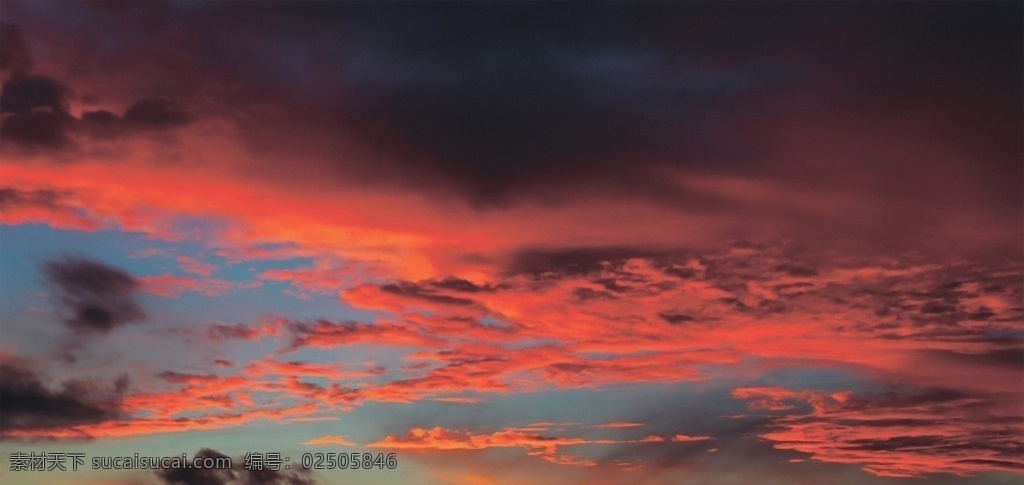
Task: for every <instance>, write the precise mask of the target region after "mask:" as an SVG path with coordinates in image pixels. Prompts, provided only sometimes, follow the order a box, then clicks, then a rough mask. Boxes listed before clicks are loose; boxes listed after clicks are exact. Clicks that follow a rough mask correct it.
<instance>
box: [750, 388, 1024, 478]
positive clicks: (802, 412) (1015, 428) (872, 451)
mask: <svg viewBox="0 0 1024 485" xmlns="http://www.w3.org/2000/svg"><path fill="white" fill-rule="evenodd" d="M733 396H734V397H736V398H739V399H744V400H750V401H751V402H750V409H751V410H755V411H769V412H773V413H775V417H774V418H773V419H772V424H771V425H770V426H769V427H768V430H767V431H765V432H763V433H762V434H761V437H763V438H764V439H766V440H768V441H770V442H772V443H773V445H774V446H775V448H777V449H785V450H794V451H798V452H802V453H806V454H808V455H809V456H810V458H811V459H813V460H817V461H822V462H831V463H850V464H858V465H860V466H862V467H863V469H864V470H866V471H868V472H869V473H872V474H875V475H878V476H883V477H919V476H926V475H929V474H936V473H951V474H955V475H959V476H973V475H977V474H981V473H986V472H993V471H1005V472H1015V473H1020V472H1021V470H1024V460H1021V459H1020V451H1021V444H1020V440H1019V437H1020V435H1021V433H1024V420H1022V419H1021V417H1020V416H1019V408H1018V407H1015V406H1016V405H1008V404H1009V403H1006V402H1001V400H1002V398H1000V397H997V396H986V395H970V394H965V393H963V392H961V391H958V390H955V389H943V388H932V389H914V388H907V387H903V388H892V389H888V390H884V391H881V392H850V391H845V392H832V393H825V392H818V391H812V390H802V391H793V390H789V389H785V388H739V389H736V390H734V391H733ZM1018 404H1019V403H1018Z"/></svg>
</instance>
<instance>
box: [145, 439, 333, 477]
mask: <svg viewBox="0 0 1024 485" xmlns="http://www.w3.org/2000/svg"><path fill="white" fill-rule="evenodd" d="M195 458H228V456H227V455H225V454H223V453H220V452H219V451H216V450H212V449H209V448H203V449H201V450H199V451H198V452H196V454H195ZM231 464H232V468H230V469H212V468H169V469H165V470H158V471H157V472H156V476H157V478H159V479H160V480H161V482H163V483H165V484H167V485H313V484H315V483H316V480H315V479H314V478H313V475H312V472H311V471H310V470H308V469H304V468H299V467H296V466H293V467H292V469H290V470H285V469H284V468H283V466H282V469H281V470H280V471H274V470H270V469H269V468H265V469H263V470H256V469H253V470H247V469H245V467H244V464H245V461H244V459H243V458H235V459H232V460H231Z"/></svg>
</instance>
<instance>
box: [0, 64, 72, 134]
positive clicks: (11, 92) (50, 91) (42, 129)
mask: <svg viewBox="0 0 1024 485" xmlns="http://www.w3.org/2000/svg"><path fill="white" fill-rule="evenodd" d="M70 93H71V90H70V88H68V87H67V86H65V85H64V84H62V83H60V82H58V81H57V80H55V79H52V78H50V77H47V76H39V75H27V74H24V73H21V72H18V73H15V74H14V75H13V76H12V77H11V78H10V79H8V80H6V81H4V83H3V88H2V91H0V116H2V118H0V131H2V133H3V135H4V137H3V138H4V140H5V145H6V142H11V141H13V142H16V143H22V144H25V145H28V146H39V147H45V148H62V147H65V146H67V145H68V144H69V143H70V139H69V137H68V135H67V133H66V132H67V130H68V129H70V128H71V126H72V125H73V124H74V123H75V121H76V120H75V118H74V117H73V116H71V114H70V113H68V99H67V98H68V96H69V95H70Z"/></svg>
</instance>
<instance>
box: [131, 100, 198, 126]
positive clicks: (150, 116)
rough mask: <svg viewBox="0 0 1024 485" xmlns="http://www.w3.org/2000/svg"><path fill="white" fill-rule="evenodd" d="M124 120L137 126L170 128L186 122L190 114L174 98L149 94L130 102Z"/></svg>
mask: <svg viewBox="0 0 1024 485" xmlns="http://www.w3.org/2000/svg"><path fill="white" fill-rule="evenodd" d="M124 120H125V121H126V122H128V123H130V124H133V125H135V126H139V127H145V128H172V127H176V126H182V125H185V124H187V123H188V122H189V120H190V116H189V115H188V113H186V112H185V110H184V109H182V108H181V107H179V106H178V104H177V103H175V102H174V100H171V99H169V98H163V97H156V96H151V97H148V98H143V99H140V100H138V101H136V102H134V103H132V105H131V106H129V107H128V109H127V110H126V111H125V112H124Z"/></svg>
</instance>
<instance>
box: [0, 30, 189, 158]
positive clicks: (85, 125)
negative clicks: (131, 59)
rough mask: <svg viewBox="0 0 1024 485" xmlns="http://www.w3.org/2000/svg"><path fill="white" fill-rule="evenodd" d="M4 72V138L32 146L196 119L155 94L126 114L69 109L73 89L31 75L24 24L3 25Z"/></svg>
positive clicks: (0, 102) (0, 101) (56, 145)
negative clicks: (81, 111)
mask: <svg viewBox="0 0 1024 485" xmlns="http://www.w3.org/2000/svg"><path fill="white" fill-rule="evenodd" d="M0 31H2V36H3V39H2V40H3V48H2V49H3V52H0V54H2V62H0V64H2V65H3V69H2V70H3V71H4V72H7V71H8V70H10V71H11V75H10V76H8V77H7V78H6V80H5V81H4V83H3V88H2V91H0V116H2V117H3V118H2V120H0V135H2V137H0V140H2V141H3V142H4V143H5V144H6V143H7V142H14V143H16V144H19V145H23V146H28V147H41V148H49V149H64V148H70V147H73V146H74V144H73V142H72V137H73V135H74V134H75V133H76V132H77V133H82V134H84V135H86V136H92V137H97V138H112V137H114V136H117V135H121V134H123V133H125V132H127V131H128V130H132V129H151V128H152V129H167V128H175V127H179V126H183V125H186V124H188V123H189V122H190V121H191V120H192V117H191V116H190V115H189V114H188V113H187V112H186V111H185V110H184V109H183V108H182V107H181V106H179V105H178V103H177V102H176V101H174V100H172V99H169V98H166V97H159V96H149V97H145V98H142V99H139V100H137V101H136V102H134V103H132V104H131V105H130V106H128V108H127V110H126V111H125V113H124V116H123V117H122V116H118V115H116V114H114V113H112V112H110V111H105V110H99V111H86V112H84V113H82V116H81V118H78V117H75V116H74V115H72V114H71V112H70V111H69V109H68V107H69V101H70V100H71V98H72V97H73V96H74V92H73V89H72V88H71V87H70V86H69V85H67V84H66V83H63V82H61V81H59V80H57V79H54V78H52V77H50V76H45V75H40V74H31V73H30V72H29V70H30V68H31V67H32V61H31V57H30V56H29V52H28V47H27V45H26V43H25V39H24V34H23V33H22V30H21V28H20V27H18V26H15V25H11V24H6V23H5V24H3V26H2V27H0Z"/></svg>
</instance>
